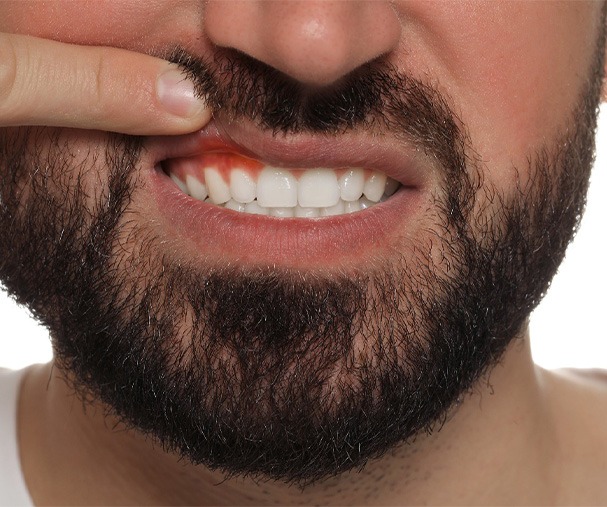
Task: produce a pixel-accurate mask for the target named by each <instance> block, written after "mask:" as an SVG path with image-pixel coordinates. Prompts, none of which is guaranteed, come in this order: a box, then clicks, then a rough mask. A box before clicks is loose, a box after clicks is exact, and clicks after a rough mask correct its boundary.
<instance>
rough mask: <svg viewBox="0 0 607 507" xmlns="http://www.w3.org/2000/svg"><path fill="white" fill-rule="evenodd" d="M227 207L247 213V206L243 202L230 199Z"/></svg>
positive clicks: (226, 204)
mask: <svg viewBox="0 0 607 507" xmlns="http://www.w3.org/2000/svg"><path fill="white" fill-rule="evenodd" d="M225 207H226V208H228V209H231V210H234V211H241V212H242V211H245V208H246V206H245V205H244V204H242V203H241V202H238V201H235V200H234V199H230V200H229V201H228V202H226V203H225Z"/></svg>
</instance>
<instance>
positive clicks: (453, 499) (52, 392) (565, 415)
mask: <svg viewBox="0 0 607 507" xmlns="http://www.w3.org/2000/svg"><path fill="white" fill-rule="evenodd" d="M600 7H601V6H600V4H599V3H598V2H588V3H582V2H570V3H567V2H563V3H552V2H551V3H544V2H502V3H499V4H496V3H494V2H487V3H477V2H450V3H438V2H430V3H426V2H417V1H415V2H407V3H396V4H387V3H386V4H384V3H372V4H364V3H363V4H359V3H354V2H335V3H333V2H307V3H305V4H303V3H299V2H297V3H295V2H293V3H279V2H271V3H262V4H257V3H254V2H226V3H220V2H209V3H208V4H206V5H205V6H202V5H201V4H198V3H197V2H181V3H179V4H175V3H174V2H167V3H164V2H160V1H156V2H146V8H145V9H140V8H139V7H138V4H137V3H135V2H117V1H115V2H90V3H88V2H66V3H65V4H61V5H60V6H59V3H44V4H38V3H35V4H24V3H21V2H19V3H10V2H5V3H2V4H0V20H1V21H0V30H2V31H4V32H6V33H10V34H13V35H6V36H4V37H5V38H4V39H1V40H0V46H2V44H4V46H2V47H4V48H5V49H4V51H6V47H7V44H8V45H9V46H8V47H14V48H17V49H16V50H15V52H16V53H17V54H19V53H18V51H28V53H27V54H32V55H35V56H36V55H38V56H37V58H39V60H36V59H34V60H33V61H34V62H35V61H45V59H44V58H43V57H41V56H40V55H43V54H45V53H44V51H48V52H53V54H62V55H68V54H70V51H72V52H73V55H78V56H77V58H76V59H74V58H72V57H71V56H70V57H69V58H68V57H67V56H66V59H65V60H66V61H65V62H63V60H60V61H59V62H56V64H57V65H58V66H59V67H60V68H61V65H62V64H65V65H67V66H68V68H72V69H74V70H73V72H74V74H76V73H77V69H75V66H76V62H83V65H86V66H87V67H85V68H87V69H89V68H93V69H95V68H96V69H99V68H101V69H103V68H104V67H103V66H101V67H99V66H98V65H91V67H88V65H89V64H91V63H93V64H94V63H95V58H99V56H100V54H99V52H98V51H97V50H96V49H92V48H76V47H74V46H71V45H60V46H57V45H55V43H50V42H43V41H40V40H37V39H36V40H34V39H23V38H21V37H19V36H18V35H16V34H19V35H26V34H27V35H33V36H35V37H40V38H44V39H55V40H56V41H60V42H63V43H65V42H67V43H71V44H82V45H87V46H112V47H115V48H120V49H121V50H112V51H111V52H110V53H103V55H104V58H106V56H105V55H106V54H109V55H111V56H108V58H115V61H116V64H117V65H118V67H117V68H118V69H120V68H123V69H127V68H129V69H132V67H131V66H132V65H137V66H138V68H141V69H142V75H141V76H140V77H138V79H142V82H143V83H144V86H141V87H138V86H135V87H132V86H128V85H130V84H132V83H130V82H129V81H128V79H132V78H125V79H127V81H122V82H120V83H118V84H116V86H120V84H122V85H123V88H124V89H126V90H128V91H129V92H128V93H137V91H133V90H134V89H135V90H143V92H142V95H141V96H134V97H132V99H133V100H130V101H127V102H129V103H131V104H132V109H131V110H130V111H131V112H132V110H138V111H144V114H143V115H140V116H139V117H138V118H139V120H138V121H140V122H141V123H139V124H138V125H139V130H138V126H137V125H134V124H132V123H129V121H131V122H132V120H129V115H127V114H125V115H124V118H123V119H122V120H121V119H120V118H119V117H118V116H119V112H120V111H121V108H120V107H119V106H118V105H117V104H116V103H111V104H110V102H107V103H106V102H102V104H103V107H97V108H92V110H93V111H96V113H95V114H93V115H92V116H93V117H87V116H86V115H81V114H74V115H72V121H77V123H74V124H71V123H69V121H68V120H66V119H64V118H61V114H60V112H61V111H63V110H65V107H66V103H65V102H64V100H66V99H65V97H64V96H63V94H61V92H60V90H61V86H60V84H61V83H56V84H55V83H52V84H51V85H50V86H49V87H47V92H46V93H49V94H51V95H53V93H52V90H56V92H55V94H54V95H53V96H54V97H55V98H54V100H42V99H39V102H38V103H39V104H45V107H46V108H47V109H48V110H46V111H43V112H42V113H40V109H39V108H38V109H37V108H34V107H33V106H32V110H30V111H24V110H21V111H20V110H19V107H18V106H17V105H16V104H17V103H19V104H20V103H22V102H23V101H21V100H18V98H19V97H22V96H23V93H26V92H25V91H24V90H27V89H30V90H31V89H32V88H28V86H26V83H27V82H28V81H27V80H26V79H25V78H23V76H31V75H32V73H31V69H30V68H26V69H24V68H23V66H22V65H21V64H20V63H15V69H16V70H13V71H11V67H8V71H6V72H5V68H3V73H2V79H4V82H9V83H12V82H14V83H17V85H16V87H13V86H10V85H5V86H2V87H0V89H2V90H3V91H4V95H5V96H6V97H7V98H6V100H5V102H4V103H3V104H2V106H0V117H2V118H3V120H2V121H3V125H23V124H53V125H62V126H63V125H69V126H76V127H84V126H88V127H92V128H97V129H102V130H117V131H122V132H129V133H136V132H137V133H152V132H146V131H141V129H142V127H141V126H142V125H146V124H150V123H153V124H154V122H151V120H153V119H155V118H156V119H157V118H161V119H162V118H164V120H162V121H161V122H160V124H162V125H166V126H167V133H168V132H173V133H177V132H180V131H187V130H189V129H191V130H194V129H196V128H198V127H199V126H200V125H201V124H202V123H203V122H204V114H193V115H191V116H192V118H190V120H191V123H189V124H187V128H186V125H185V124H184V123H183V116H182V117H181V119H180V120H179V121H182V123H180V124H179V125H177V126H176V124H177V123H179V122H176V121H175V118H174V115H173V119H171V117H169V118H167V117H166V115H165V116H162V113H161V112H160V109H159V108H156V107H154V106H155V105H156V104H157V103H158V102H157V101H156V100H151V99H150V97H156V95H155V94H154V93H153V90H154V88H153V86H152V83H155V82H156V77H157V76H158V74H159V73H162V72H163V71H164V70H166V65H167V64H166V63H164V62H162V61H160V60H157V59H150V58H151V57H147V56H142V55H135V54H133V53H131V52H124V51H122V50H124V49H127V50H133V51H138V52H155V51H159V50H162V48H163V47H166V46H167V45H170V44H171V43H172V42H174V41H176V40H177V41H180V42H182V43H185V44H186V45H187V46H188V49H190V51H194V52H197V53H200V54H205V52H207V51H209V49H210V47H211V44H217V45H222V46H230V47H234V48H237V49H239V50H241V51H243V52H246V53H248V54H249V55H251V56H253V57H255V58H257V59H260V60H263V61H265V62H266V63H268V64H269V65H272V66H274V67H276V68H278V69H279V70H281V71H283V72H285V73H288V74H290V75H292V76H293V77H295V78H297V79H300V80H302V81H304V82H308V83H310V84H314V85H323V84H328V83H331V82H333V81H335V80H336V79H338V78H339V77H340V76H342V75H344V74H345V73H347V72H349V71H351V70H353V69H355V68H356V67H357V66H359V65H360V64H361V63H363V62H365V61H367V60H369V59H371V58H374V57H375V56H378V55H380V54H387V57H388V59H389V60H390V61H391V62H392V63H393V64H394V65H396V66H398V67H399V68H401V69H403V70H406V71H407V72H409V73H410V74H411V75H413V76H416V77H425V78H430V79H431V80H432V81H433V82H436V83H438V86H439V87H440V89H441V90H443V91H445V92H446V93H447V94H448V95H449V96H450V97H451V98H452V100H453V102H454V108H455V111H456V112H458V114H459V115H460V117H461V120H462V122H463V123H464V124H465V125H466V126H467V129H468V132H469V135H470V137H471V139H473V141H474V146H475V148H476V149H477V152H478V155H479V157H480V158H481V159H482V160H483V161H484V162H485V163H486V165H487V168H488V169H487V171H486V172H485V174H484V177H485V178H486V179H487V181H489V182H491V183H492V184H493V185H495V186H496V187H497V188H499V189H501V190H502V191H504V192H505V193H507V192H508V189H510V188H512V182H513V179H514V174H513V170H512V169H510V168H511V167H513V165H514V166H516V167H519V168H520V167H526V164H525V163H524V162H525V157H526V154H527V153H529V152H532V151H533V150H534V149H537V148H539V147H540V146H541V145H542V142H543V141H544V140H545V139H547V138H548V139H549V138H551V137H552V136H554V135H555V133H556V132H557V131H558V130H559V129H560V128H562V127H563V122H564V121H565V119H566V118H567V115H568V114H569V113H570V112H571V108H572V105H573V103H574V102H575V98H576V96H577V93H578V92H579V90H580V89H581V86H582V83H583V79H584V77H585V76H586V75H587V72H588V71H587V69H588V67H589V65H590V58H591V56H592V54H593V50H594V45H595V41H596V37H597V33H598V28H599V27H598V19H599V10H600ZM71 19H78V20H80V22H79V23H69V22H68V21H67V20H71ZM277 20H280V22H277ZM378 27H382V29H381V30H380V29H378ZM7 41H8V42H7ZM540 41H541V43H540ZM24 48H25V49H24ZM0 49H1V47H0ZM46 54H48V53H46ZM134 59H136V63H134V62H135V60H134ZM21 61H23V59H22V58H20V59H16V60H15V62H21ZM112 61H114V60H112ZM70 66H71V67H70ZM108 67H109V66H108ZM105 68H107V67H105ZM90 72H91V73H89V72H88V71H87V72H84V74H85V75H86V76H89V78H91V79H90V82H93V81H94V82H96V83H106V82H107V81H104V80H103V79H101V80H99V79H93V78H94V77H95V74H94V71H90ZM58 74H59V75H65V73H58ZM117 74H118V75H124V76H128V75H131V74H129V73H126V72H124V73H120V72H118V73H117ZM5 75H9V78H5ZM11 75H14V76H17V77H16V78H14V79H13V81H11V78H10V76H11ZM67 75H68V76H69V73H68V74H67ZM102 75H104V74H103V72H102ZM19 76H21V77H19ZM31 79H33V81H30V82H34V83H38V81H36V80H35V78H31ZM116 79H118V78H116ZM87 82H89V81H87ZM125 83H127V84H126V85H125ZM91 86H94V85H91ZM49 88H50V91H49ZM107 88H108V86H102V87H101V88H100V90H101V89H107ZM33 89H34V90H38V89H42V86H41V84H38V88H37V87H36V85H34V86H33ZM84 89H85V90H87V89H89V88H87V87H84ZM92 90H93V91H91V92H87V93H84V95H83V96H82V97H78V100H80V102H79V104H80V106H79V109H77V111H80V108H81V109H82V110H83V111H85V110H91V108H87V107H86V105H87V100H89V101H90V100H92V99H91V97H95V96H98V93H97V92H98V91H99V90H97V92H95V91H94V90H95V88H92ZM29 93H30V94H31V95H32V96H33V97H41V95H40V94H41V93H42V92H39V93H38V94H37V92H35V91H34V92H32V91H30V92H29ZM101 96H102V97H103V100H106V101H112V100H114V98H115V97H116V96H118V94H108V93H102V95H101ZM129 98H131V97H130V96H129ZM11 100H12V102H11ZM70 100H71V99H70ZM74 100H75V99H74ZM32 104H36V101H32ZM106 104H107V105H106ZM143 104H145V105H143ZM150 104H152V106H150ZM139 105H141V106H139ZM15 111H16V112H15ZM58 112H59V113H58ZM145 114H149V115H150V116H147V117H146V116H145ZM100 115H101V117H100ZM103 115H107V116H106V117H103ZM186 116H187V115H186ZM57 117H60V119H59V120H56V121H53V119H54V118H57ZM74 118H78V119H77V120H74ZM163 122H164V123H163ZM171 122H173V123H171ZM197 122H198V124H196V123H197ZM155 124H158V123H155ZM181 128H183V130H180V129H181ZM172 129H174V130H172ZM154 133H158V132H154ZM520 176H521V178H522V179H523V181H524V179H525V175H524V174H521V175H520ZM329 267H330V266H329ZM61 376H62V373H61V372H58V371H56V370H52V366H51V365H47V366H44V367H40V368H38V369H32V370H31V371H30V373H29V375H28V376H27V377H26V380H25V382H24V385H23V390H22V396H21V401H20V407H19V421H20V434H19V440H20V445H21V452H22V461H23V469H24V473H25V477H26V481H27V483H28V487H29V488H30V491H31V494H32V497H33V499H34V501H35V503H37V504H87V503H92V502H94V503H96V504H111V503H115V504H127V503H139V504H168V503H190V504H193V503H198V504H218V503H227V504H247V503H277V504H285V503H302V504H310V503H335V502H342V503H346V504H365V503H374V504H407V503H413V504H421V503H428V504H495V503H506V504H514V503H533V504H548V503H549V504H557V503H558V504H570V503H602V502H605V500H606V499H607V488H606V487H605V485H604V481H603V480H602V478H603V477H604V475H605V472H606V470H605V469H606V465H605V463H604V459H603V457H604V455H605V452H606V451H607V434H605V431H604V430H603V429H602V428H601V425H600V424H598V423H597V421H602V420H604V417H605V416H607V408H604V407H607V404H606V403H605V399H606V397H607V387H606V384H605V383H604V382H603V381H602V380H601V379H600V378H598V377H596V376H595V377H593V376H591V375H586V374H574V373H554V372H546V371H544V370H541V369H539V368H537V367H536V366H534V365H533V363H532V360H531V356H530V352H529V347H528V336H527V333H526V331H523V333H522V334H521V336H520V340H519V341H515V342H513V345H512V346H511V347H510V348H509V350H508V351H507V353H506V355H505V357H504V359H503V361H502V362H501V363H500V365H499V366H498V367H497V368H495V369H494V370H493V371H492V373H491V375H490V382H491V386H490V387H489V385H488V383H485V382H483V383H480V384H479V385H478V386H477V389H476V390H475V391H474V393H473V394H472V395H470V396H469V397H468V398H467V399H466V400H465V402H464V403H463V404H462V405H461V407H460V409H459V410H458V411H457V412H456V414H455V416H454V417H453V418H452V419H451V420H449V421H448V423H447V424H446V425H445V427H444V428H443V429H442V430H441V431H440V432H437V433H434V434H432V435H430V436H421V437H420V438H419V439H418V440H417V441H416V442H415V444H414V445H413V446H411V447H409V448H406V449H399V450H397V451H395V453H394V455H392V456H389V457H387V458H384V459H382V460H380V461H375V462H373V463H370V464H369V466H368V467H366V468H365V471H364V472H363V473H362V474H356V473H349V474H344V475H342V476H339V477H338V478H335V479H332V480H329V481H327V482H325V483H321V484H318V485H315V486H313V487H311V488H309V489H307V490H305V491H304V492H303V493H302V492H300V491H299V490H296V489H293V488H286V487H285V486H284V485H281V484H276V483H268V484H263V483H262V484H255V483H253V482H251V481H244V480H230V481H225V482H222V483H221V484H220V485H219V486H213V487H211V485H214V484H217V483H218V482H220V481H221V477H220V476H219V475H216V474H212V473H210V472H208V471H206V470H201V469H200V468H192V467H188V466H187V465H183V464H182V463H180V462H178V461H177V458H176V457H175V456H173V455H171V454H167V453H164V452H163V451H162V450H160V449H158V448H155V447H153V446H152V445H151V444H150V443H149V442H148V441H145V440H143V439H142V438H141V437H139V436H138V435H137V434H136V433H133V432H113V431H111V428H112V427H113V424H112V421H111V420H110V421H108V420H105V419H104V418H103V412H102V409H98V410H95V409H94V408H89V409H87V411H86V412H84V411H83V410H81V408H82V407H81V405H80V404H78V403H74V399H73V398H72V397H71V396H68V394H69V391H68V390H67V388H66V387H65V385H64V383H63V381H62V379H61ZM54 464H61V466H54ZM74 470H78V476H79V480H78V481H73V477H74V476H73V471H74ZM152 485H153V486H152Z"/></svg>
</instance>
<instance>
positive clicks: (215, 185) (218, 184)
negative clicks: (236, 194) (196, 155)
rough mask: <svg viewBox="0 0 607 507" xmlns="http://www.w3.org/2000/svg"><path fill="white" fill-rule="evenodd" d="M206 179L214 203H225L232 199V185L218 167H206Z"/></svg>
mask: <svg viewBox="0 0 607 507" xmlns="http://www.w3.org/2000/svg"><path fill="white" fill-rule="evenodd" d="M204 180H205V182H206V187H207V190H208V191H209V197H210V198H211V201H212V202H213V204H223V203H225V202H228V201H229V200H230V198H231V197H232V195H231V194H230V187H228V184H227V183H226V182H225V181H224V179H223V177H222V176H221V174H219V171H217V169H212V168H206V169H205V170H204Z"/></svg>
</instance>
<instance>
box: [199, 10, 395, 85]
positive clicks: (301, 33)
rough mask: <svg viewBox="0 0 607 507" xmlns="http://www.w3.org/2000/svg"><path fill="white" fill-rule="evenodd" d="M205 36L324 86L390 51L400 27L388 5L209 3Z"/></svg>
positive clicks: (294, 75) (297, 77)
mask: <svg viewBox="0 0 607 507" xmlns="http://www.w3.org/2000/svg"><path fill="white" fill-rule="evenodd" d="M204 25H205V33H206V34H207V36H208V37H209V39H210V40H211V41H212V42H213V43H214V44H216V45H217V46H222V47H229V48H233V49H236V50H239V51H241V52H243V53H246V54H247V55H249V56H251V57H253V58H255V59H257V60H260V61H262V62H264V63H266V64H268V65H270V66H271V67H274V68H275V69H277V70H279V71H281V72H283V73H285V74H288V75H289V76H291V77H292V78H294V79H296V80H298V81H300V82H303V83H307V84H310V85H316V86H323V85H328V84H331V83H333V82H335V81H336V80H338V79H339V78H340V77H342V76H344V75H346V74H348V73H349V72H350V71H352V70H354V69H356V68H357V67H359V66H360V65H362V64H364V63H366V62H369V61H371V60H373V59H375V58H376V57H378V56H381V55H384V54H387V53H389V52H390V51H392V50H393V49H394V48H395V47H396V46H397V44H398V41H399V39H400V30H401V26H400V22H399V19H398V16H397V14H396V12H395V10H394V9H393V8H392V6H391V4H390V3H389V2H384V1H355V0H337V1H330V0H305V1H299V0H291V1H284V0H269V1H268V0H261V1H250V0H244V1H234V0H232V1H230V0H228V1H222V0H211V1H210V2H209V3H208V4H207V5H206V9H205V16H204Z"/></svg>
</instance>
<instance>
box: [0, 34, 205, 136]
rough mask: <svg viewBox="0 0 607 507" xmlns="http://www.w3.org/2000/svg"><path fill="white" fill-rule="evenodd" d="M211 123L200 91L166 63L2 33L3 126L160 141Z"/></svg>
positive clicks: (0, 108) (123, 52)
mask: <svg viewBox="0 0 607 507" xmlns="http://www.w3.org/2000/svg"><path fill="white" fill-rule="evenodd" d="M210 117H211V112H210V110H209V109H208V108H207V107H206V106H205V104H204V102H203V101H202V100H201V99H199V98H197V97H196V95H195V92H194V86H193V83H192V82H191V81H190V80H188V79H187V78H186V77H185V75H184V74H182V73H181V71H180V70H179V68H178V67H177V66H175V65H173V64H171V63H169V62H167V61H165V60H162V59H160V58H155V57H152V56H147V55H143V54H140V53H135V52H131V51H127V50H124V49H116V48H109V47H89V46H76V45H72V44H65V43H61V42H56V41H51V40H45V39H39V38H35V37H29V36H25V35H13V34H5V33H0V126H18V125H48V126H56V127H74V128H82V129H97V130H107V131H112V132H121V133H125V134H138V135H160V134H183V133H187V132H193V131H194V130H197V129H199V128H201V127H202V126H204V125H205V124H206V123H207V122H208V121H209V119H210Z"/></svg>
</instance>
